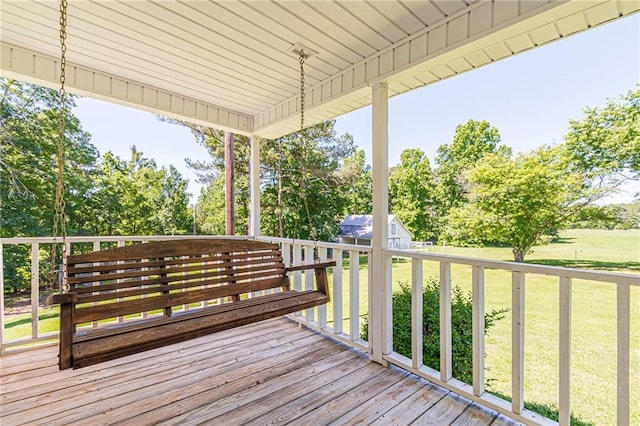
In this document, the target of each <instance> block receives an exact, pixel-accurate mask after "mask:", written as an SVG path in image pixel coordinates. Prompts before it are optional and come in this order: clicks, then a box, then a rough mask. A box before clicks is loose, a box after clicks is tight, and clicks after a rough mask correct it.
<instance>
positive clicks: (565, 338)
mask: <svg viewBox="0 0 640 426" xmlns="http://www.w3.org/2000/svg"><path fill="white" fill-rule="evenodd" d="M559 309H560V312H559V321H560V324H559V330H560V336H559V339H560V341H559V349H558V354H559V360H558V361H559V363H558V370H559V374H560V377H559V381H558V385H559V389H558V409H559V416H558V423H559V424H560V425H561V426H564V425H567V426H568V425H569V424H570V422H571V278H567V277H560V303H559Z"/></svg>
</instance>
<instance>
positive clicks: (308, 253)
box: [304, 246, 314, 322]
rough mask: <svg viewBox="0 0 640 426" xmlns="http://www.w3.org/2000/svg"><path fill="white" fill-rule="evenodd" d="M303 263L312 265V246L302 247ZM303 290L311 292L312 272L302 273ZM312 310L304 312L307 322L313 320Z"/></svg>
mask: <svg viewBox="0 0 640 426" xmlns="http://www.w3.org/2000/svg"><path fill="white" fill-rule="evenodd" d="M304 263H305V264H308V263H313V246H304ZM304 289H305V290H313V271H311V270H307V271H305V272H304ZM313 314H314V312H313V308H309V309H306V310H305V319H306V320H307V322H312V321H313V320H314V315H313Z"/></svg>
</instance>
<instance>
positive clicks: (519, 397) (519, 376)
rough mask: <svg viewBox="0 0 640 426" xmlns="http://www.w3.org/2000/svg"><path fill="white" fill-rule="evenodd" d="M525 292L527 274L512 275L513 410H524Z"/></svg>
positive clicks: (516, 272) (518, 412) (517, 411)
mask: <svg viewBox="0 0 640 426" xmlns="http://www.w3.org/2000/svg"><path fill="white" fill-rule="evenodd" d="M524 292H525V274H524V272H518V271H514V272H512V273H511V369H512V372H511V398H512V402H511V409H512V411H513V412H514V413H516V414H520V413H522V410H523V409H524Z"/></svg>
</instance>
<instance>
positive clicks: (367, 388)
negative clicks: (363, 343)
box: [291, 366, 408, 425]
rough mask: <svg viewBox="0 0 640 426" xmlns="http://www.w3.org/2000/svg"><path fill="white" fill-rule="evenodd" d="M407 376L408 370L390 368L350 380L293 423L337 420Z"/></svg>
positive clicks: (308, 423)
mask: <svg viewBox="0 0 640 426" xmlns="http://www.w3.org/2000/svg"><path fill="white" fill-rule="evenodd" d="M377 367H378V366H376V368H377ZM407 376H408V374H407V373H406V372H400V371H398V370H397V369H394V368H389V369H386V371H384V372H382V374H379V375H377V376H369V377H364V378H363V380H360V381H359V382H355V381H353V380H349V381H348V382H347V383H346V384H345V385H342V386H338V387H337V388H336V389H335V391H334V392H332V395H331V396H332V397H333V398H332V399H330V400H329V401H327V402H326V403H324V404H322V405H321V406H319V407H318V408H316V409H314V410H313V411H310V412H308V413H307V414H305V415H303V416H301V417H298V418H297V419H296V420H295V421H293V422H292V423H291V424H294V425H310V424H326V423H330V422H332V421H335V420H337V419H339V418H340V417H342V416H343V415H344V414H347V413H349V412H350V411H351V410H353V409H355V408H356V407H358V406H359V405H360V404H362V403H364V402H366V401H368V400H370V399H372V398H374V397H375V396H376V395H377V394H379V393H380V392H382V391H384V390H385V389H387V388H389V387H390V386H392V385H394V384H396V383H398V382H399V381H402V380H403V379H404V378H406V377H407Z"/></svg>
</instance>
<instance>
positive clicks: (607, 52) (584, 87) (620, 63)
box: [74, 14, 640, 202]
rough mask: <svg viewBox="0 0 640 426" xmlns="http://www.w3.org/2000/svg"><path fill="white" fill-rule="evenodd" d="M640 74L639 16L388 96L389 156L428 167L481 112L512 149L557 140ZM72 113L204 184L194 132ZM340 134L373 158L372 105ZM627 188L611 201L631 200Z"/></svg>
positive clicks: (101, 112) (113, 145) (108, 139)
mask: <svg viewBox="0 0 640 426" xmlns="http://www.w3.org/2000/svg"><path fill="white" fill-rule="evenodd" d="M639 82H640V15H639V14H635V15H632V16H630V17H626V18H624V19H621V20H618V21H616V22H613V23H610V24H606V25H603V26H600V27H597V28H594V29H592V30H589V31H586V32H583V33H580V34H577V35H573V36H570V37H567V38H564V39H561V40H559V41H556V42H554V43H551V44H549V45H545V46H542V47H539V48H537V49H534V50H531V51H527V52H524V53H521V54H518V55H515V56H513V57H510V58H508V59H504V60H501V61H498V62H496V63H493V64H491V65H487V66H484V67H481V68H479V69H476V70H472V71H469V72H467V73H464V74H462V75H459V76H456V77H453V78H449V79H447V80H444V81H441V82H438V83H435V84H432V85H430V86H427V87H424V88H420V89H417V90H413V91H411V92H408V93H405V94H402V95H399V96H396V97H394V98H392V99H390V101H389V164H390V165H394V164H396V163H397V162H398V160H399V158H400V153H401V152H402V150H403V149H405V148H416V147H419V148H421V149H422V150H424V151H425V152H426V153H427V156H428V157H429V159H430V160H431V161H432V166H433V165H434V158H435V154H436V149H437V147H438V146H439V145H442V144H446V143H450V142H451V141H452V139H453V135H454V133H455V128H456V126H457V125H459V124H463V123H465V122H466V121H467V120H469V119H474V120H487V121H489V122H490V123H491V124H492V125H493V126H495V127H497V128H498V130H499V131H500V134H501V136H502V142H503V143H504V144H506V145H508V146H510V147H512V148H513V150H514V152H527V151H531V150H532V149H534V148H536V147H538V146H540V145H542V144H553V143H560V142H562V140H563V137H564V135H565V134H566V132H567V129H568V123H569V119H570V118H573V119H580V118H581V117H582V111H583V109H584V108H585V107H586V106H589V107H596V106H598V107H599V106H603V105H604V104H605V103H606V101H607V99H611V98H616V97H618V96H620V95H622V94H625V93H626V92H628V91H629V90H631V89H633V88H635V87H636V85H637V84H638V83H639ZM74 113H75V114H76V115H77V116H78V118H79V119H80V121H81V123H82V126H83V127H84V128H85V129H86V130H88V131H89V132H90V133H91V134H92V143H93V144H94V145H95V146H96V147H97V148H98V150H99V151H100V153H105V152H107V151H112V152H113V153H114V154H116V155H118V156H120V157H122V158H129V151H130V146H132V145H136V147H137V148H138V150H140V151H142V152H143V153H144V154H145V156H146V157H149V158H153V159H155V160H156V162H157V164H158V165H159V166H166V165H169V164H173V165H174V166H175V167H176V168H177V169H178V170H180V172H181V173H182V174H183V176H185V177H186V178H187V179H189V181H190V183H189V191H190V192H191V193H192V194H194V195H197V194H199V192H200V185H199V184H197V183H196V182H195V175H194V174H193V173H192V172H191V171H190V170H189V169H188V168H187V167H186V164H185V160H184V159H185V158H192V159H202V158H206V156H207V152H206V150H204V148H202V147H201V146H199V145H198V144H197V143H196V142H195V139H194V138H193V136H192V135H191V133H190V132H189V131H188V130H187V129H185V128H183V127H180V126H175V125H171V124H167V123H163V122H160V121H158V120H157V119H156V118H155V117H154V116H153V115H152V114H150V113H147V112H143V111H138V110H135V109H131V108H127V107H121V106H117V105H113V104H109V103H105V102H102V101H97V100H93V99H89V98H83V99H81V100H80V101H79V102H78V106H77V108H76V109H75V110H74ZM337 129H338V132H339V133H345V132H348V133H351V134H352V135H353V136H354V140H355V142H356V144H357V145H358V146H360V147H361V148H363V149H364V150H365V152H366V153H367V159H368V161H371V109H370V108H369V107H367V108H363V109H360V110H357V111H354V112H351V113H349V114H346V115H344V116H342V117H338V119H337ZM639 190H640V189H638V188H634V187H631V186H627V187H626V188H625V190H624V191H623V192H622V193H621V194H620V195H619V196H618V197H615V198H613V199H611V200H610V201H612V202H619V201H628V200H629V199H630V198H631V195H632V192H633V191H639Z"/></svg>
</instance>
